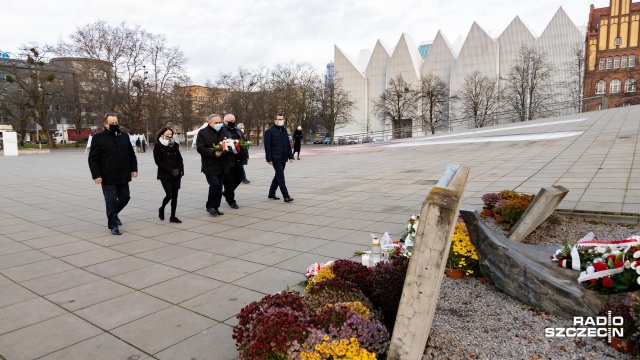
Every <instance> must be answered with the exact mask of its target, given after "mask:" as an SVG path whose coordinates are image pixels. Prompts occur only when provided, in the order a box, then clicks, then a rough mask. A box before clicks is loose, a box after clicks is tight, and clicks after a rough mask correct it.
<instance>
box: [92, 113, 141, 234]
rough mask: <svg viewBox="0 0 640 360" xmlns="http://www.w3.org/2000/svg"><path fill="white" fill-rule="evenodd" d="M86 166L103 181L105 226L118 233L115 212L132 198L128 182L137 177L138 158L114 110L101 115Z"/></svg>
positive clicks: (116, 213)
mask: <svg viewBox="0 0 640 360" xmlns="http://www.w3.org/2000/svg"><path fill="white" fill-rule="evenodd" d="M89 169H90V170H91V176H92V177H93V181H94V182H95V183H96V184H100V185H102V193H103V195H104V201H105V204H106V206H107V226H108V227H109V229H110V230H111V234H112V235H120V234H121V232H120V228H119V227H118V226H120V225H122V222H121V221H120V218H119V217H118V214H119V213H120V211H122V209H124V207H125V206H127V203H129V200H130V199H131V196H130V195H129V182H130V181H131V178H135V177H138V160H137V159H136V154H135V152H134V151H133V146H131V140H130V139H129V134H127V133H125V132H122V131H120V127H119V126H118V117H117V116H116V115H115V114H106V115H105V116H104V131H103V132H101V133H99V134H97V135H96V136H94V137H93V140H92V141H91V150H90V151H89Z"/></svg>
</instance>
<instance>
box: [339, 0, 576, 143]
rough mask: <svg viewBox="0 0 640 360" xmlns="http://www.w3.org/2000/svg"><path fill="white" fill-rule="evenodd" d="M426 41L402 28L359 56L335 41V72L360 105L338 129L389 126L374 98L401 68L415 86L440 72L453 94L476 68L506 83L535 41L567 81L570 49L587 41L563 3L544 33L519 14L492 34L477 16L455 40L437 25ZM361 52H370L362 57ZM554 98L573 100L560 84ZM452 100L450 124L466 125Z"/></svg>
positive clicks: (558, 78)
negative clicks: (389, 41)
mask: <svg viewBox="0 0 640 360" xmlns="http://www.w3.org/2000/svg"><path fill="white" fill-rule="evenodd" d="M428 44H429V46H426V45H425V43H423V44H422V45H421V46H420V47H419V46H416V45H415V43H414V41H413V39H412V38H411V36H410V35H408V34H402V35H401V36H400V39H399V40H398V43H397V44H396V46H395V48H393V49H392V50H389V49H390V48H389V47H387V46H384V45H383V43H382V42H381V41H378V42H377V43H376V45H375V47H374V50H373V52H370V51H368V50H363V51H361V53H360V54H361V56H360V58H359V59H358V60H357V61H354V60H353V59H351V58H350V57H349V56H348V55H347V54H346V53H344V52H343V51H342V50H341V49H340V48H339V47H338V46H336V47H335V76H336V77H339V78H341V80H342V84H343V86H344V87H345V88H346V90H348V91H349V92H350V93H351V96H352V100H353V101H354V102H355V106H356V108H355V109H354V110H353V112H352V116H353V118H354V121H353V123H351V124H349V125H348V126H346V127H345V128H342V129H337V130H336V135H346V134H355V133H362V134H365V133H371V132H376V131H386V130H389V129H390V128H391V125H390V124H388V123H385V120H384V119H378V118H377V117H376V116H375V115H374V114H373V113H372V109H373V102H374V101H376V100H377V99H378V98H379V97H380V95H381V94H382V93H383V92H384V91H385V89H386V87H387V84H388V83H389V80H390V79H392V78H394V77H395V76H397V75H398V74H401V75H402V77H403V79H404V80H405V81H406V82H408V83H410V84H411V85H412V86H413V87H418V86H419V85H420V79H421V77H423V76H426V75H428V74H434V75H437V76H438V77H440V78H441V79H442V80H443V81H444V82H445V83H446V84H448V85H449V96H450V98H451V97H454V98H455V96H456V94H458V93H459V92H460V90H461V89H462V87H463V86H464V83H465V77H466V76H467V75H470V74H472V73H474V72H479V73H480V74H481V75H483V76H486V77H489V78H491V79H495V83H496V86H500V87H504V86H506V82H501V80H502V79H506V77H507V76H508V75H509V71H510V69H511V68H512V67H513V65H515V63H516V59H517V58H518V52H519V51H520V49H521V48H522V47H523V46H527V47H531V46H535V47H537V48H538V49H539V50H541V51H542V52H544V53H545V54H546V55H547V60H548V61H549V62H550V63H552V64H554V69H553V73H552V75H551V77H552V81H553V82H554V83H555V84H563V83H566V82H568V81H569V77H570V74H569V72H568V71H567V69H566V68H565V66H566V64H569V63H571V61H572V60H573V56H574V55H573V54H572V51H571V49H573V48H576V47H579V48H583V47H584V33H583V32H582V31H581V30H580V29H579V28H578V27H577V26H576V25H575V24H574V23H573V22H572V21H571V19H570V18H569V17H568V16H567V14H566V13H565V12H564V10H563V9H562V8H559V9H558V11H557V12H556V14H555V15H554V17H553V18H552V19H551V20H550V22H549V24H548V25H547V27H546V28H545V29H544V31H543V32H542V35H541V36H540V37H536V36H534V34H533V33H532V32H531V31H530V30H529V29H528V28H527V27H526V26H525V25H524V23H523V22H522V21H521V20H520V18H519V17H516V18H515V19H514V20H513V21H512V23H511V24H510V25H509V26H508V27H507V29H505V30H504V32H503V33H502V34H501V35H500V36H499V37H497V38H494V37H492V36H490V35H489V34H488V33H487V32H486V31H485V30H483V29H482V28H481V27H480V25H479V24H477V23H475V22H474V23H473V25H472V26H471V30H470V31H469V33H468V34H467V37H466V39H458V40H456V42H455V43H454V44H453V45H451V44H450V43H449V41H448V40H447V38H446V37H445V35H444V34H443V33H442V32H440V31H438V33H437V34H436V36H435V38H434V40H433V42H428ZM456 44H462V45H456ZM362 54H370V55H369V57H368V58H367V59H365V61H363V59H362ZM363 64H364V65H363ZM553 101H554V102H557V103H562V102H569V101H572V97H571V94H568V93H567V92H566V91H565V90H564V88H563V86H560V85H558V86H557V95H555V97H554V99H553ZM450 103H451V104H452V105H451V106H450V110H449V119H450V120H449V123H450V124H449V126H448V127H449V128H450V129H453V128H457V127H467V126H468V125H467V124H466V123H464V122H462V121H458V122H454V121H453V120H451V119H456V118H460V117H461V115H460V114H459V112H460V110H459V109H457V107H456V106H455V101H450ZM567 111H569V112H571V111H575V110H572V109H569V110H567ZM416 117H417V116H416ZM420 125H421V124H419V122H418V120H417V119H412V126H413V127H414V131H415V129H416V128H418V129H419V128H420V127H421V126H420Z"/></svg>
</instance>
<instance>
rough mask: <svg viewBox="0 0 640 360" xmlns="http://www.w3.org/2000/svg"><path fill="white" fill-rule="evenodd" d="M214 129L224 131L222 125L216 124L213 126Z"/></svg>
mask: <svg viewBox="0 0 640 360" xmlns="http://www.w3.org/2000/svg"><path fill="white" fill-rule="evenodd" d="M213 128H214V129H216V131H220V129H222V124H221V123H220V124H215V125H213Z"/></svg>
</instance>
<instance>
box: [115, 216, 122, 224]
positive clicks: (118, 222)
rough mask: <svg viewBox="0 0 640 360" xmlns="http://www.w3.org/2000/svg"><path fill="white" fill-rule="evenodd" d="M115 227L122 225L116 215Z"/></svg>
mask: <svg viewBox="0 0 640 360" xmlns="http://www.w3.org/2000/svg"><path fill="white" fill-rule="evenodd" d="M116 225H118V226H121V225H122V221H120V218H119V217H118V215H116Z"/></svg>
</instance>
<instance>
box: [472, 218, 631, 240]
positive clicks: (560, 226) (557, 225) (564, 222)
mask: <svg viewBox="0 0 640 360" xmlns="http://www.w3.org/2000/svg"><path fill="white" fill-rule="evenodd" d="M484 220H485V223H486V224H487V225H488V226H489V227H490V228H491V229H492V230H494V231H496V232H499V231H502V232H504V233H505V234H507V233H508V231H506V230H505V226H504V225H502V224H497V223H496V222H495V221H494V219H493V218H490V217H486V218H484ZM590 231H593V233H594V234H595V236H596V239H601V240H612V239H626V238H628V237H629V236H631V235H640V229H638V227H637V226H636V225H624V224H616V223H605V222H600V221H589V220H585V219H580V218H571V217H569V216H566V215H560V214H553V215H551V216H549V218H547V220H545V222H543V223H542V224H540V226H538V228H537V229H536V230H535V231H533V232H532V233H531V234H529V236H527V237H526V238H525V239H524V241H523V243H525V244H533V245H552V244H560V245H562V244H564V243H565V241H570V242H576V241H578V240H580V239H581V238H582V237H584V236H585V235H587V234H588V233H589V232H590Z"/></svg>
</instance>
